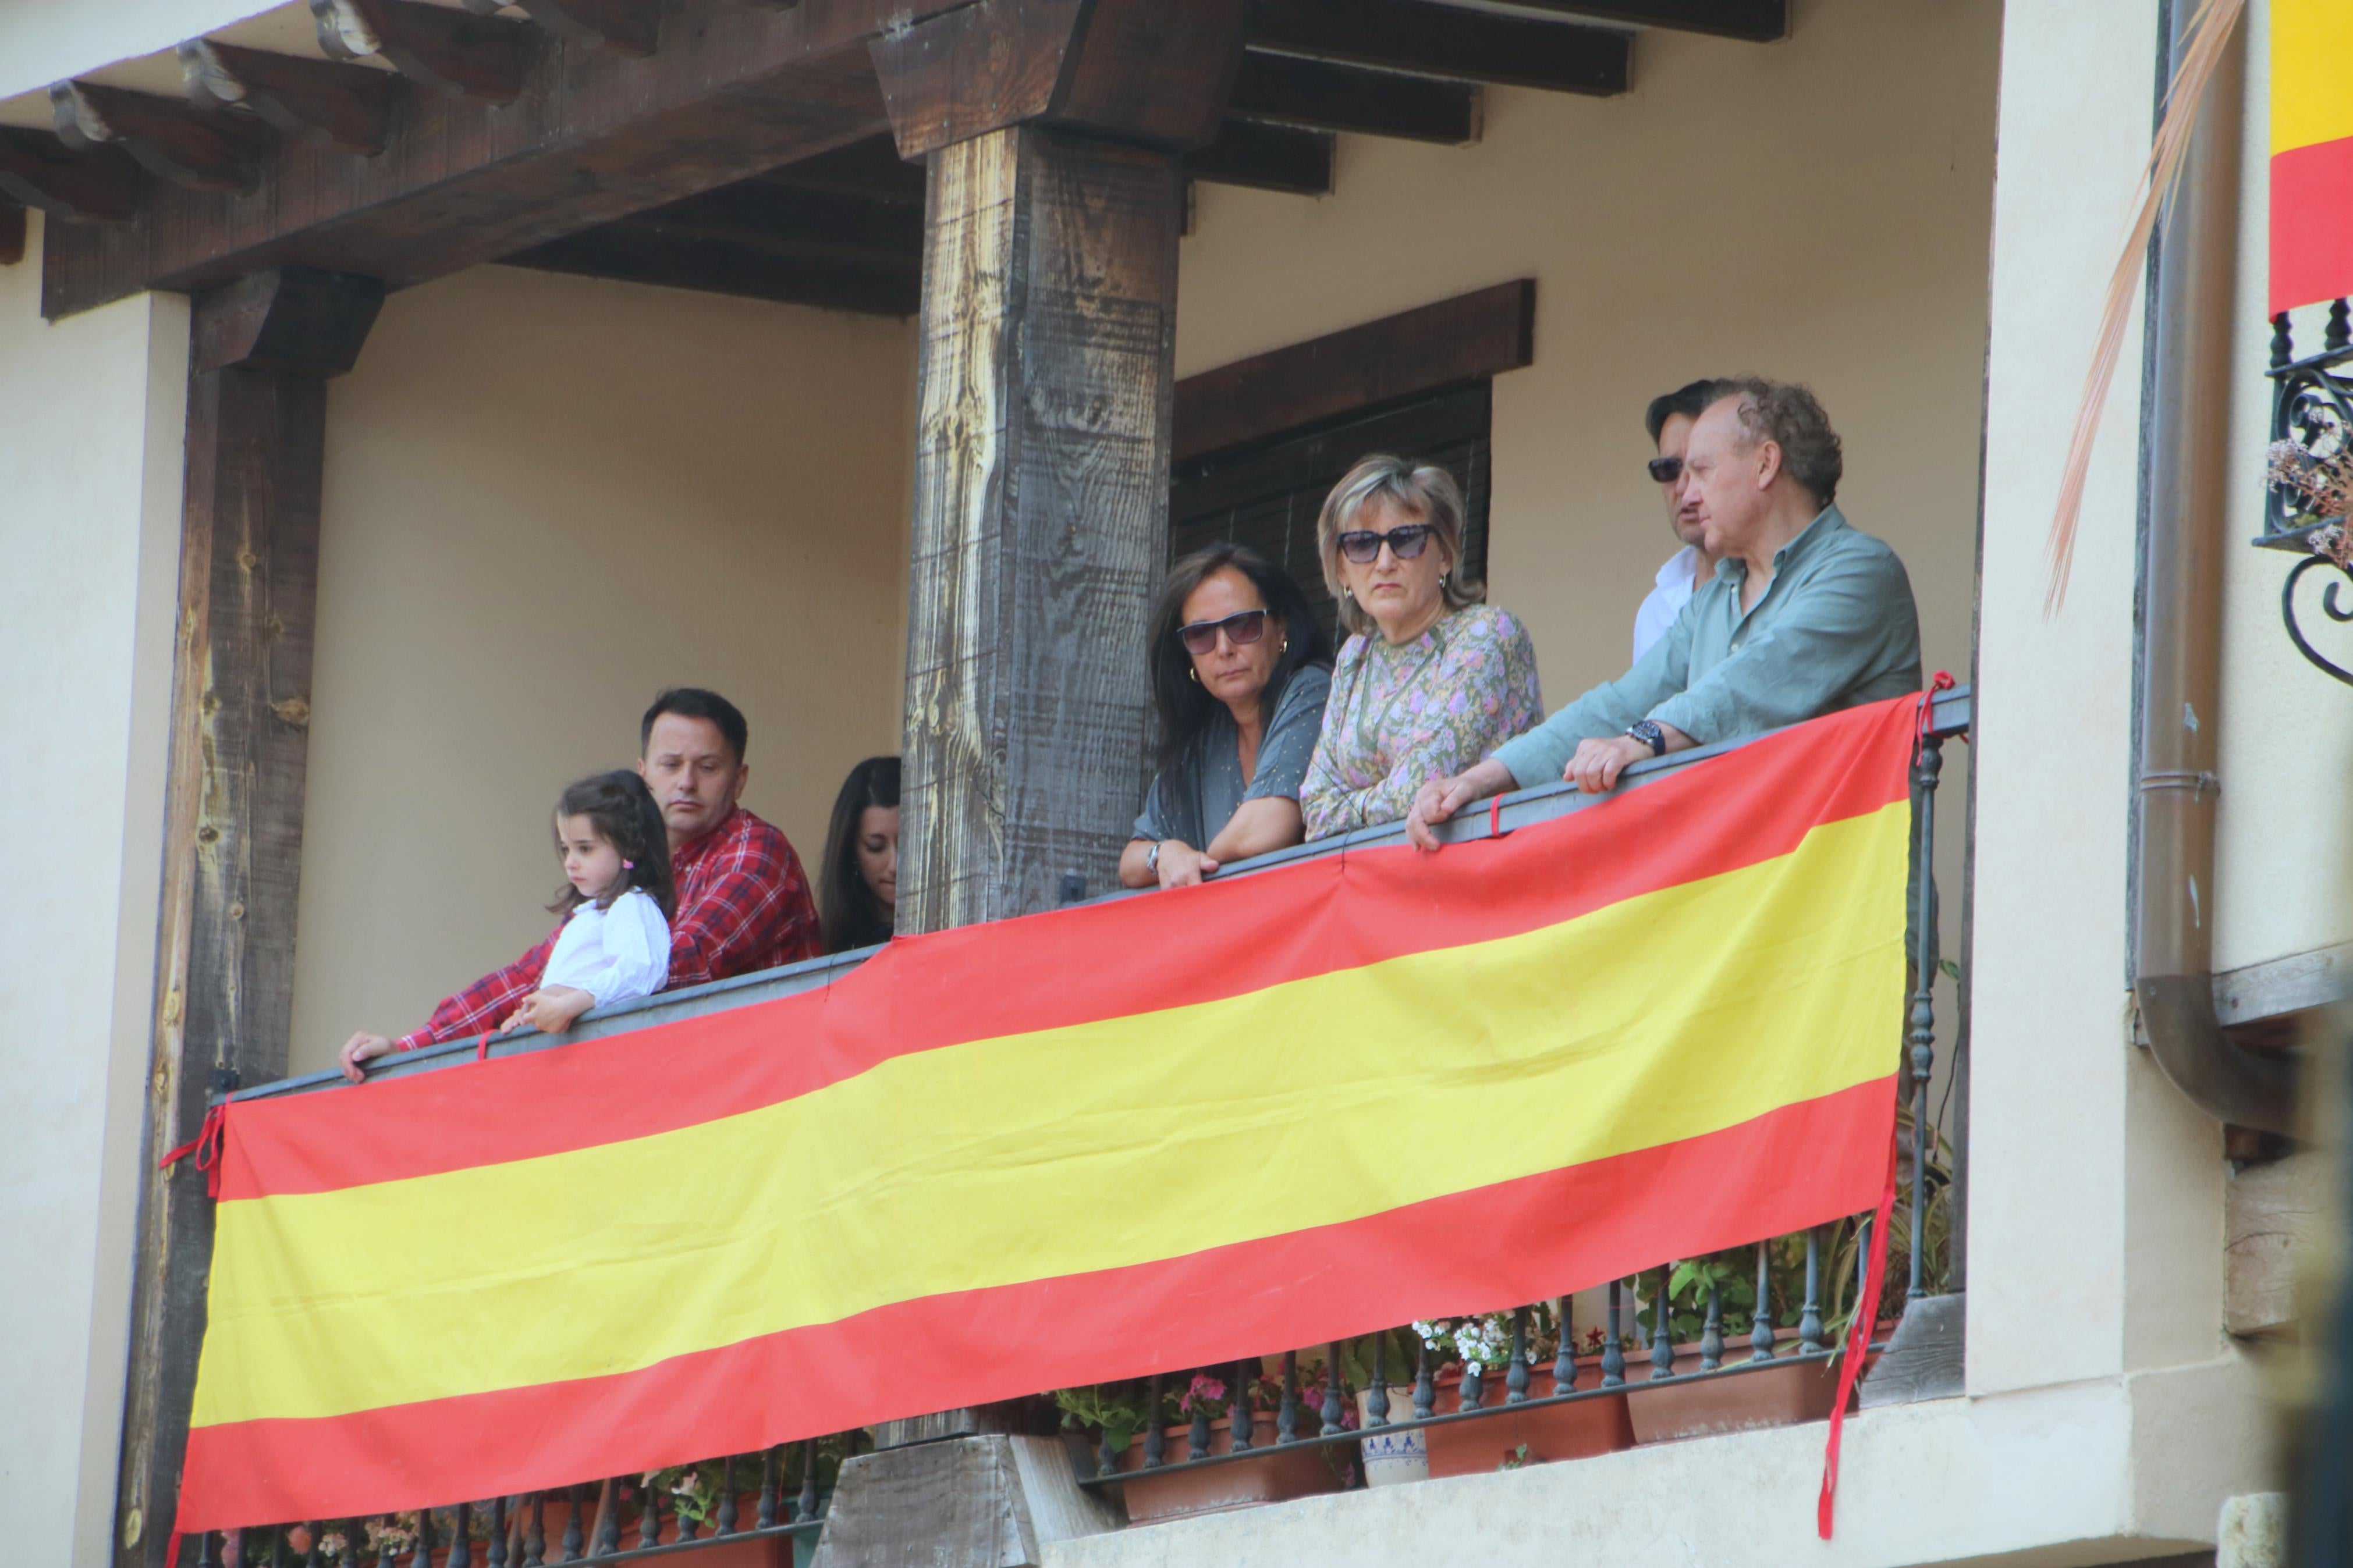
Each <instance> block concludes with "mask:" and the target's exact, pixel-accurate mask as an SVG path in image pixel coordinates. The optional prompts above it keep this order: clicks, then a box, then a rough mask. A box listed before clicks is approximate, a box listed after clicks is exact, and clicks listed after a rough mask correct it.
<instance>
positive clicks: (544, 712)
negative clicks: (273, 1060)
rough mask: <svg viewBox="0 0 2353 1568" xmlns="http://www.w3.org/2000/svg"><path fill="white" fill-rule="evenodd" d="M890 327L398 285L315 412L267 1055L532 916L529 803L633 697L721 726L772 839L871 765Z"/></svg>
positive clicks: (542, 287) (632, 738) (343, 1024)
mask: <svg viewBox="0 0 2353 1568" xmlns="http://www.w3.org/2000/svg"><path fill="white" fill-rule="evenodd" d="M912 377H913V346H912V340H911V338H910V336H909V332H908V329H907V328H906V327H905V326H904V325H903V324H902V323H900V322H897V321H887V320H881V319H876V318H871V317H857V316H847V315H840V314H835V313H829V312H825V311H819V310H806V309H802V308H799V307H795V306H784V305H769V304H763V303H757V302H754V301H749V300H730V299H723V298H718V297H715V296H710V295H701V294H691V293H685V292H681V291H678V290H672V289H646V288H638V287H633V286H630V285H626V284H618V283H607V282H600V281H595V280H589V279H572V278H563V277H557V276H554V275H552V274H544V273H536V272H528V271H522V270H515V269H510V268H481V269H479V270H476V271H471V272H467V273H462V274H459V275H458V276H456V277H453V278H450V279H445V280H443V281H441V282H438V283H434V284H429V285H427V286H426V287H423V288H419V289H411V290H408V291H406V292H403V293H399V294H396V295H395V296H393V297H392V299H391V300H388V301H386V303H385V310H384V314H383V317H382V319H381V320H380V321H378V323H377V325H376V328H375V332H374V333H373V334H372V336H371V337H370V339H369V342H368V344H367V347H366V349H365V350H364V353H362V354H361V356H360V362H359V366H358V368H357V369H356V370H354V371H353V373H352V374H350V375H349V376H347V377H345V378H344V379H343V380H341V381H338V382H336V383H335V384H334V385H333V388H332V391H331V392H330V394H329V396H328V403H327V460H326V495H325V507H324V521H323V524H322V540H321V547H320V562H319V630H318V651H317V655H316V658H317V663H316V667H315V670H314V675H313V680H312V703H311V713H312V719H311V755H310V794H309V803H308V807H307V811H306V817H305V821H304V825H303V832H304V839H303V859H302V892H301V899H302V904H301V929H300V931H299V935H298V940H297V947H296V972H295V986H294V1048H293V1062H294V1067H295V1068H296V1069H297V1070H303V1069H306V1068H318V1067H322V1066H325V1065H327V1064H328V1063H329V1061H330V1060H331V1059H332V1055H333V1052H334V1049H335V1048H336V1047H338V1046H340V1045H341V1044H342V1042H343V1038H344V1037H346V1036H347V1035H349V1034H350V1033H351V1031H352V1030H353V1029H355V1028H359V1027H363V1026H364V1027H368V1028H373V1029H378V1030H383V1031H385V1032H387V1033H391V1032H397V1031H399V1030H402V1029H406V1028H409V1027H412V1026H415V1025H417V1024H419V1023H422V1022H423V1021H424V1018H425V1015H426V1012H427V1009H428V1008H429V1007H430V1006H431V1005H432V1004H433V1001H434V999H435V998H436V997H437V996H439V995H440V994H443V993H445V992H447V991H448V990H451V989H454V988H455V987H456V986H458V985H459V984H463V983H464V982H466V981H469V980H470V979H472V978H473V977H474V976H475V975H477V974H480V973H483V972H484V971H486V970H488V969H490V968H491V967H493V966H494V965H496V964H499V963H505V962H506V961H507V960H509V959H511V958H512V957H514V956H515V954H517V953H518V952H522V950H523V948H525V947H526V946H528V945H529V944H530V943H531V942H533V941H535V940H537V939H538V937H539V936H541V935H542V934H543V933H544V932H545V931H546V930H547V929H548V927H549V925H550V924H551V923H552V922H551V920H550V917H549V916H548V915H547V914H546V913H545V912H544V911H543V908H542V906H543V905H544V904H545V902H546V901H547V900H548V898H549V897H550V895H551V893H552V891H553V890H554V887H555V885H556V883H557V882H558V880H559V879H560V878H559V874H558V872H557V868H556V866H555V861H554V855H553V852H552V850H551V849H550V847H549V826H548V813H549V811H550V810H551V809H552V807H553V806H554V801H555V796H556V794H557V792H558V791H559V790H560V789H562V787H563V786H564V785H565V784H566V783H568V782H569V781H571V780H572V779H574V778H575V777H578V776H579V775H581V774H583V773H590V772H593V771H595V770H596V769H599V768H606V767H617V766H621V765H624V764H626V763H628V762H629V761H630V759H632V758H633V757H635V756H636V754H637V721H638V714H639V713H640V712H641V711H642V710H643V709H644V707H645V705H646V702H647V700H649V698H651V697H652V696H653V694H654V692H655V691H656V690H657V689H659V688H660V687H662V686H665V685H672V684H694V685H707V686H710V687H712V688H715V689H718V690H720V691H722V692H723V693H725V694H726V695H727V696H728V697H730V698H731V699H733V700H734V701H735V702H736V703H737V704H738V705H739V706H741V707H742V708H743V709H744V712H745V714H746V716H747V717H748V718H749V720H750V721H751V726H752V742H751V748H750V761H751V763H752V775H753V776H752V784H751V788H750V789H749V791H748V792H747V793H746V794H745V796H744V801H745V804H747V805H750V806H751V807H752V808H753V809H754V810H755V811H757V812H759V813H760V814H761V815H762V816H765V817H767V818H768V819H769V820H771V821H773V822H775V823H776V824H777V826H780V827H782V828H783V829H784V831H785V833H786V837H789V838H790V839H791V840H792V841H793V844H794V846H795V847H797V849H799V850H800V852H801V854H802V856H803V858H805V859H807V860H812V861H813V860H814V859H815V858H816V856H817V854H818V850H819V849H820V847H822V840H823V837H824V832H825V821H826V813H827V812H828V809H829V808H830V806H831V805H832V801H833V795H834V792H835V790H836V789H838V788H839V785H840V783H841V778H842V775H843V774H844V773H846V772H847V771H848V770H849V765H850V764H851V763H855V762H856V761H858V759H860V757H863V756H867V755H870V754H871V753H874V752H895V751H896V750H897V749H898V735H899V692H900V685H901V676H900V670H901V667H902V660H903V658H904V641H905V638H904V633H903V626H904V621H905V605H906V589H905V581H906V560H907V519H908V515H909V513H908V496H907V489H906V474H907V468H908V463H909V456H910V452H911V450H912V442H913V437H912V435H911V425H910V417H911V411H912V406H913V405H912Z"/></svg>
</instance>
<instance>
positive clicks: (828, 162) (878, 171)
mask: <svg viewBox="0 0 2353 1568" xmlns="http://www.w3.org/2000/svg"><path fill="white" fill-rule="evenodd" d="M759 179H760V181H761V182H762V183H763V184H773V185H781V186H785V187H786V188H789V189H795V190H808V191H839V192H840V193H842V194H843V195H863V196H870V197H873V198H875V199H877V200H887V201H894V202H906V203H912V204H913V205H915V206H916V207H918V208H921V207H922V206H923V165H922V164H921V163H910V162H908V161H907V160H906V159H904V158H902V157H901V156H899V144H898V142H896V141H894V140H893V139H892V137H891V135H890V134H889V133H888V132H885V133H884V134H882V135H880V136H869V137H868V138H866V139H865V140H864V141H862V142H851V143H849V145H848V146H847V147H836V148H835V149H834V150H833V151H832V152H830V153H818V155H817V156H816V157H814V158H803V159H801V160H800V161H799V162H798V163H786V164H785V165H784V166H783V167H781V168H776V169H770V170H769V171H768V172H767V173H765V174H762V175H760V176H759Z"/></svg>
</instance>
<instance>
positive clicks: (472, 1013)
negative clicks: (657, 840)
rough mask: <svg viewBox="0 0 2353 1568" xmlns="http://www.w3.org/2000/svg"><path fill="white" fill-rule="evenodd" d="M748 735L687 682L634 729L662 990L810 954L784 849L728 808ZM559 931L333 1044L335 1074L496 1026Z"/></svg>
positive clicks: (813, 915)
mask: <svg viewBox="0 0 2353 1568" xmlns="http://www.w3.org/2000/svg"><path fill="white" fill-rule="evenodd" d="M748 738H749V727H748V726H747V725H745V723H744V715H743V713H742V712H740V711H739V710H737V709H736V707H735V705H734V704H733V703H732V702H730V701H728V700H727V699H725V698H724V697H722V696H720V695H719V694H718V693H717V692H715V691H704V690H702V689H699V688H695V687H691V686H688V687H679V688H676V689H672V690H669V691H665V692H663V693H662V694H661V695H660V696H659V697H657V698H655V699H654V703H653V706H652V707H650V708H649V709H647V710H646V716H645V720H644V722H643V723H642V724H641V725H640V726H639V728H638V743H639V747H640V750H641V751H642V752H643V755H641V756H640V757H639V758H638V773H641V774H642V775H644V778H645V781H646V784H647V786H648V787H649V788H650V789H651V790H652V791H653V795H654V799H655V800H656V801H657V802H658V803H659V805H660V806H661V810H662V821H663V823H664V825H665V826H668V828H669V829H670V874H671V875H672V877H674V878H675V879H676V880H677V883H678V918H677V919H676V920H675V921H671V922H670V981H669V984H668V985H667V986H666V987H665V989H668V990H676V989H677V988H678V987H680V986H681V985H700V984H702V983H703V982H704V981H706V980H724V979H726V978H727V977H728V976H730V975H733V974H748V973H752V972H754V970H761V969H774V968H775V967H776V965H778V964H780V963H794V962H796V961H797V960H799V959H804V958H815V957H817V956H818V952H819V951H820V950H819V945H818V921H817V908H816V905H815V904H814V903H812V902H811V901H810V899H809V890H808V879H807V878H806V877H804V876H803V875H802V874H801V863H800V860H799V858H798V857H797V856H795V855H794V853H793V847H792V846H791V845H790V844H787V843H786V842H785V836H784V835H783V834H781V833H779V832H777V831H776V829H775V828H774V827H771V826H768V824H766V823H765V822H763V821H761V820H760V819H759V818H758V817H756V816H753V815H752V814H751V813H750V812H748V811H745V810H744V808H743V807H742V806H739V805H736V804H735V801H736V798H737V797H738V796H739V795H742V794H743V793H744V785H745V784H748V783H750V782H751V778H752V770H751V769H750V768H749V767H747V766H745V765H744V742H746V740H747V739H748ZM563 930H564V928H563V926H562V925H561V924H559V925H557V927H556V928H555V930H554V931H550V932H549V933H548V934H547V936H546V938H545V940H543V942H540V944H539V945H538V946H536V947H534V948H533V949H532V950H531V951H530V952H526V953H524V954H523V955H522V957H521V958H519V959H517V960H515V961H514V962H513V963H510V964H508V965H507V966H506V967H505V968H504V969H501V970H499V971H497V972H496V973H491V974H486V975H484V976H482V978H481V979H480V980H477V981H475V982H474V983H473V984H471V985H469V986H467V987H466V988H465V989H464V990H463V991H460V992H459V993H458V994H456V995H455V996H450V997H446V998H444V999H443V1001H442V1003H441V1005H439V1006H438V1007H436V1008H434V1009H433V1016H431V1017H430V1018H428V1019H427V1020H426V1023H425V1026H424V1027H423V1028H421V1029H416V1030H412V1031H410V1032H409V1033H408V1034H406V1035H403V1036H401V1037H399V1038H398V1039H397V1040H391V1039H386V1038H385V1037H384V1036H382V1035H372V1034H369V1033H367V1032H366V1031H365V1030H363V1031H361V1032H360V1033H358V1034H356V1035H353V1037H351V1039H350V1040H349V1041H348V1042H346V1043H345V1045H344V1046H343V1076H344V1077H345V1078H348V1079H351V1080H352V1081H353V1082H354V1083H357V1082H359V1081H360V1079H362V1078H363V1077H364V1069H363V1068H362V1065H361V1064H363V1063H364V1062H366V1061H367V1060H368V1059H369V1058H372V1057H379V1056H382V1055H384V1054H385V1052H387V1051H393V1050H402V1051H413V1050H415V1049H416V1048H417V1047H419V1046H429V1045H434V1044H437V1043H438V1042H439V1041H442V1040H456V1039H464V1038H466V1037H469V1036H473V1035H482V1034H489V1033H491V1032H493V1031H495V1030H498V1029H500V1028H501V1027H503V1026H505V1025H506V1023H507V1021H508V1020H509V1019H510V1018H512V1016H514V1014H515V1012H516V1010H517V1009H518V1008H520V1007H521V1006H522V1005H523V1002H524V1000H525V999H526V998H527V997H529V996H530V995H531V994H532V993H533V991H534V990H536V989H537V988H538V986H539V977H540V975H541V974H542V973H543V972H544V971H545V970H546V968H547V956H548V954H549V953H551V952H554V950H555V939H556V937H557V936H558V935H560V934H561V933H562V931H563Z"/></svg>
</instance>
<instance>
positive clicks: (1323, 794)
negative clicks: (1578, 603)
mask: <svg viewBox="0 0 2353 1568" xmlns="http://www.w3.org/2000/svg"><path fill="white" fill-rule="evenodd" d="M1543 721H1544V697H1543V694H1542V692H1540V691H1539V690H1538V689H1537V686H1536V650H1535V644H1533V643H1531V642H1530V641H1529V640H1528V633H1527V628H1526V627H1525V626H1521V625H1520V623H1519V621H1518V619H1517V618H1516V617H1514V616H1513V615H1512V614H1511V613H1510V612H1509V611H1507V610H1499V609H1496V608H1495V607H1494V606H1493V605H1468V606H1466V607H1464V608H1462V609H1460V610H1456V611H1454V612H1452V613H1451V614H1450V615H1446V616H1440V617H1439V620H1438V624H1437V625H1435V626H1431V627H1430V630H1428V631H1426V632H1424V633H1422V634H1421V636H1419V637H1416V638H1415V639H1414V640H1413V641H1411V642H1409V643H1407V644H1405V645H1404V646H1403V647H1395V646H1392V645H1391V644H1390V643H1388V641H1386V640H1385V639H1384V638H1383V637H1381V636H1380V634H1379V633H1377V632H1375V633H1373V634H1371V635H1370V636H1364V635H1359V636H1356V637H1350V638H1349V639H1348V643H1347V646H1346V647H1343V648H1342V649H1341V650H1340V658H1339V662H1338V663H1337V664H1336V665H1335V666H1334V667H1333V670H1332V694H1331V697H1330V699H1329V700H1328V701H1327V702H1326V703H1325V704H1324V732H1323V735H1322V737H1321V738H1320V739H1318V740H1317V742H1316V743H1315V760H1314V762H1312V763H1309V764H1308V765H1307V780H1306V783H1305V784H1303V785H1301V787H1300V791H1299V805H1300V809H1301V811H1302V812H1303V814H1304V815H1305V816H1306V818H1307V837H1309V838H1311V839H1313V838H1325V837H1330V836H1331V835H1333V834H1335V833H1346V832H1348V831H1350V830H1351V829H1353V828H1358V827H1366V826H1371V825H1372V824H1374V823H1379V822H1396V821H1398V819H1400V818H1401V817H1403V816H1405V814H1406V811H1407V809H1408V808H1409V807H1410V806H1411V805H1413V797H1414V795H1415V792H1417V791H1419V789H1420V788H1421V786H1422V785H1423V784H1428V783H1429V782H1430V780H1432V779H1436V778H1446V777H1449V776H1451V775H1452V774H1455V773H1461V772H1462V770H1463V769H1465V768H1468V767H1470V766H1471V765H1472V763H1476V762H1479V761H1480V760H1481V759H1482V758H1484V757H1485V756H1486V755H1487V754H1488V753H1489V752H1493V750H1494V749H1495V748H1496V747H1498V746H1500V745H1502V744H1503V743H1504V742H1505V741H1508V740H1510V739H1511V738H1512V737H1513V736H1514V735H1517V734H1520V733H1522V732H1524V731H1528V730H1532V729H1534V728H1535V726H1536V725H1537V724H1539V723H1542V722H1543Z"/></svg>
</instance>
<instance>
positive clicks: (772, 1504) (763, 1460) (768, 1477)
mask: <svg viewBox="0 0 2353 1568" xmlns="http://www.w3.org/2000/svg"><path fill="white" fill-rule="evenodd" d="M783 1452H784V1450H783V1449H782V1448H769V1449H766V1450H765V1451H764V1452H762V1454H761V1455H760V1511H759V1512H758V1513H755V1514H754V1515H753V1516H752V1517H753V1518H754V1520H756V1521H758V1523H759V1528H760V1529H762V1530H774V1529H775V1528H776V1472H777V1468H778V1467H777V1456H779V1455H780V1454H782V1453H783Z"/></svg>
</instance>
